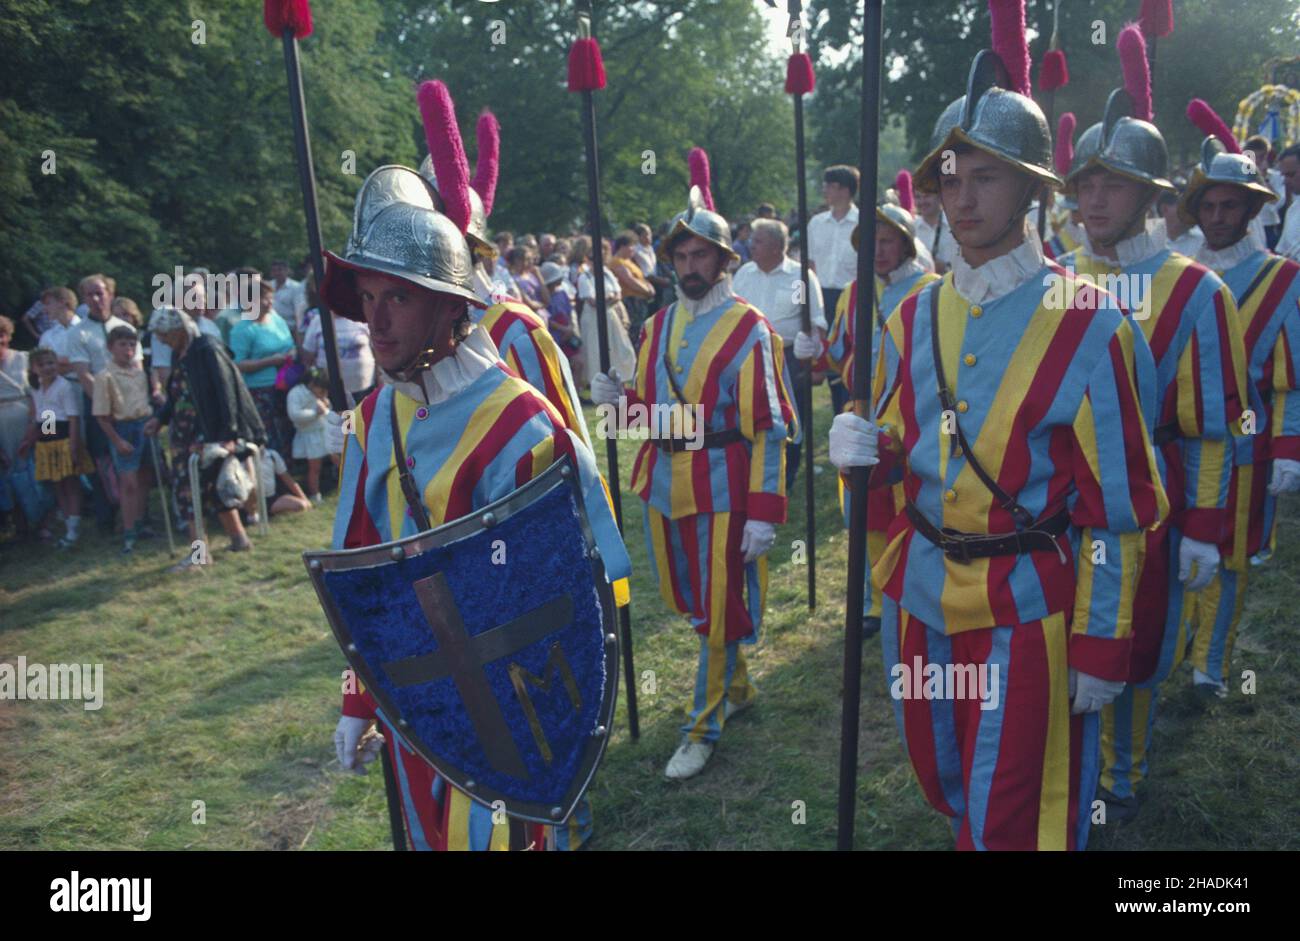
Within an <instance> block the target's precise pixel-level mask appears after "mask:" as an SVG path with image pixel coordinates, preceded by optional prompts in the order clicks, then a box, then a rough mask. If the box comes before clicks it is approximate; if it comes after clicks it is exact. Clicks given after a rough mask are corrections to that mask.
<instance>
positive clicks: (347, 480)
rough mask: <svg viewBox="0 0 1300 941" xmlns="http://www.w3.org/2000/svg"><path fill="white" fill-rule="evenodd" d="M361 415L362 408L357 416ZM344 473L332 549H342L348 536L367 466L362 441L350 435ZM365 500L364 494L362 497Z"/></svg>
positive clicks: (345, 450) (340, 487)
mask: <svg viewBox="0 0 1300 941" xmlns="http://www.w3.org/2000/svg"><path fill="white" fill-rule="evenodd" d="M359 413H360V406H358V407H357V411H356V414H359ZM343 450H344V454H343V473H342V474H341V475H340V477H341V479H340V482H339V505H338V507H337V509H336V510H335V512H334V536H333V539H332V541H331V545H330V548H331V549H342V548H343V544H344V542H345V541H346V540H347V536H348V525H349V524H350V523H351V522H352V513H353V512H354V511H355V509H356V495H357V481H358V480H359V479H360V477H361V468H362V467H363V466H364V465H365V461H366V453H365V449H364V448H362V446H361V440H360V439H359V438H357V436H356V435H350V436H349V437H348V439H347V443H346V444H345V446H344V449H343ZM362 499H364V494H363V495H362Z"/></svg>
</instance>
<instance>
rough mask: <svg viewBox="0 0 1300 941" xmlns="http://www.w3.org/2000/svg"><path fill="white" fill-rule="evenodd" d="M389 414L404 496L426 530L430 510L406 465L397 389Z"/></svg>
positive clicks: (428, 526)
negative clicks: (398, 419)
mask: <svg viewBox="0 0 1300 941" xmlns="http://www.w3.org/2000/svg"><path fill="white" fill-rule="evenodd" d="M388 414H389V417H390V419H391V421H392V424H393V454H394V455H395V456H396V458H397V474H398V478H399V479H400V481H401V485H402V496H404V497H406V505H407V507H408V508H409V509H410V511H411V518H412V519H414V520H415V522H416V525H417V526H419V527H420V532H424V531H425V530H427V529H432V528H433V527H432V526H430V524H429V511H428V510H427V509H426V508H425V506H424V501H423V500H422V499H421V498H420V491H419V489H418V488H417V487H416V486H415V478H413V477H412V476H411V469H410V468H409V467H407V466H406V449H405V448H404V447H402V429H401V428H400V427H398V424H397V390H396V389H394V390H393V396H392V407H391V408H390V409H389V410H388Z"/></svg>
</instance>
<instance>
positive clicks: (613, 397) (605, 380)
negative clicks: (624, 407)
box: [591, 369, 623, 405]
mask: <svg viewBox="0 0 1300 941" xmlns="http://www.w3.org/2000/svg"><path fill="white" fill-rule="evenodd" d="M622 397H623V380H622V378H620V377H619V374H618V372H617V371H616V370H613V369H611V370H610V371H609V375H608V376H607V375H605V374H604V373H601V372H598V373H596V375H594V376H592V377H591V400H592V401H593V402H595V403H596V404H597V405H617V404H618V400H619V399H621V398H622Z"/></svg>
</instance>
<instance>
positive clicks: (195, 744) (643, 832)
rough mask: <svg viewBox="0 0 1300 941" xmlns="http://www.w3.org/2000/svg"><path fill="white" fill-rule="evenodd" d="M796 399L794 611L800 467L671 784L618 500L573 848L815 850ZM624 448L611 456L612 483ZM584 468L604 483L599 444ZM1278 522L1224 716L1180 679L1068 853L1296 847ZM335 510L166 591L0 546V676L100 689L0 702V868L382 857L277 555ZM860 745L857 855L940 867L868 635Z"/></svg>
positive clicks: (818, 710) (821, 713) (641, 561)
mask: <svg viewBox="0 0 1300 941" xmlns="http://www.w3.org/2000/svg"><path fill="white" fill-rule="evenodd" d="M816 402H817V421H818V431H817V433H816V443H817V457H818V463H819V465H820V466H821V468H822V469H823V473H821V474H819V475H817V476H816V487H817V500H816V506H817V527H818V529H817V532H818V546H817V579H818V581H817V594H818V601H819V604H818V608H817V610H816V611H815V612H812V613H809V611H808V608H807V594H806V583H807V568H806V566H804V565H802V564H797V563H795V562H793V561H792V544H793V542H794V541H795V540H799V539H802V538H803V535H804V522H805V521H804V509H805V508H804V500H803V483H802V473H803V471H801V479H800V482H799V483H798V484H797V485H796V493H795V495H794V498H793V499H792V500H791V513H790V521H789V522H788V523H787V524H786V525H785V526H783V527H781V529H780V531H779V533H778V538H777V544H776V547H775V548H774V549H773V552H772V568H771V576H770V588H769V596H768V606H767V615H766V620H765V623H764V626H763V633H762V637H761V640H760V642H759V644H758V645H757V647H754V648H748V649H747V653H748V656H749V658H750V669H751V674H752V675H753V677H754V679H755V683H756V684H757V686H758V688H759V691H760V699H759V703H758V705H757V706H756V707H755V708H754V709H753V710H751V711H750V712H747V713H745V714H744V715H743V716H740V717H738V718H737V719H736V720H735V721H734V723H733V724H732V725H730V726H729V727H728V729H727V731H726V734H725V735H724V737H723V740H722V742H721V744H720V746H719V748H718V750H717V752H716V754H715V755H714V758H713V760H712V762H711V763H710V766H709V768H708V769H707V771H706V772H705V774H703V775H702V776H700V777H698V778H696V779H694V780H691V781H688V782H684V783H672V782H669V781H667V780H665V779H664V778H663V776H662V772H663V766H664V765H665V763H666V762H667V759H668V757H669V755H670V754H671V753H672V751H673V749H674V748H675V746H676V744H677V740H678V727H679V726H680V724H681V722H682V718H683V707H684V705H685V704H686V703H687V702H688V701H689V697H690V692H691V689H692V685H693V682H694V669H695V658H696V651H697V641H696V636H695V635H694V633H693V632H692V631H691V630H690V629H689V627H688V626H687V624H686V622H685V621H684V619H682V618H679V617H677V616H676V615H672V614H670V613H669V612H668V610H667V609H666V608H665V606H664V604H663V602H662V601H661V600H660V597H659V593H658V590H657V587H656V586H655V585H654V584H653V583H652V582H651V581H650V579H649V571H648V568H647V566H646V552H645V544H644V540H643V537H642V532H641V510H640V503H639V501H638V500H636V499H635V498H634V497H626V496H625V501H624V508H625V513H626V517H627V542H628V546H629V549H630V552H631V555H632V560H633V565H634V569H635V571H634V577H633V582H632V589H633V608H632V621H633V633H634V638H635V653H636V667H637V671H638V674H639V675H640V676H642V677H643V679H642V688H641V689H640V690H639V697H638V699H639V704H640V713H641V738H640V741H638V742H633V741H632V740H631V739H630V737H629V736H628V734H627V727H626V722H625V721H624V708H625V700H624V699H623V698H622V696H621V695H620V704H619V721H618V725H617V727H616V730H615V732H614V736H613V739H612V742H611V744H610V747H609V750H608V753H607V757H606V760H605V762H604V764H603V765H602V767H601V769H600V771H599V773H598V774H597V776H596V779H595V783H594V785H593V787H592V791H591V796H592V803H593V807H594V813H595V821H596V837H595V840H594V841H593V843H592V845H591V848H592V849H593V850H623V849H630V850H656V849H829V848H832V847H833V846H834V843H835V826H836V820H835V811H836V784H837V769H838V760H839V727H840V682H841V680H840V678H841V671H842V655H843V634H844V628H843V622H844V613H843V607H844V597H845V590H844V584H845V579H844V572H845V567H846V557H847V540H846V535H845V533H844V531H843V529H842V528H841V524H840V516H839V512H838V508H837V504H836V494H835V478H834V475H833V473H832V471H831V468H830V465H829V462H828V461H827V459H826V442H825V429H826V427H827V426H828V423H829V419H830V406H829V398H828V396H827V393H826V389H825V388H824V387H822V388H819V389H818V390H817V398H816ZM588 417H589V420H592V421H593V427H594V415H593V414H591V413H589V415H588ZM635 449H636V444H635V443H634V442H623V443H622V445H621V451H620V461H621V465H622V472H623V476H624V480H625V481H626V479H627V475H628V474H629V473H630V470H631V462H632V457H633V455H634V453H635ZM598 457H599V460H600V461H601V463H602V465H603V463H604V457H605V455H604V449H603V447H601V448H600V453H599V455H598ZM1297 502H1298V501H1296V500H1294V499H1292V500H1290V501H1289V502H1287V503H1285V504H1284V507H1283V512H1282V518H1281V522H1280V527H1279V529H1280V532H1279V552H1278V553H1277V555H1276V557H1275V558H1274V559H1273V561H1272V562H1271V563H1270V564H1269V565H1268V566H1267V567H1264V568H1261V569H1255V570H1254V572H1253V573H1252V578H1253V582H1252V584H1251V587H1250V589H1249V592H1248V596H1247V602H1246V614H1245V618H1244V623H1243V628H1242V634H1241V637H1240V640H1239V643H1238V646H1237V652H1236V654H1235V656H1234V660H1233V664H1232V669H1233V675H1234V677H1237V678H1238V679H1237V680H1235V682H1234V686H1233V691H1232V695H1231V696H1230V697H1229V698H1228V699H1226V700H1223V701H1221V702H1216V703H1214V704H1212V705H1208V706H1203V705H1201V704H1200V703H1199V702H1197V701H1196V700H1195V699H1194V698H1193V697H1192V695H1191V691H1190V667H1187V666H1184V667H1183V669H1182V671H1180V672H1179V673H1178V674H1177V675H1176V676H1175V677H1174V679H1173V680H1172V681H1171V682H1170V684H1169V685H1168V686H1167V687H1166V690H1165V695H1164V697H1163V699H1162V702H1161V715H1160V720H1159V721H1158V723H1157V726H1156V732H1155V739H1154V746H1153V752H1152V763H1153V774H1152V779H1151V782H1150V786H1149V789H1148V796H1149V799H1148V801H1147V803H1146V805H1145V807H1144V809H1143V811H1142V814H1141V816H1140V817H1139V819H1138V820H1137V822H1136V823H1135V824H1133V825H1131V826H1129V827H1127V828H1124V829H1115V828H1113V827H1110V828H1107V827H1101V828H1096V829H1094V831H1093V834H1094V836H1093V840H1092V843H1091V847H1092V848H1094V849H1250V848H1255V849H1295V848H1297V847H1298V846H1300V812H1297V811H1298V810H1300V796H1298V795H1297V791H1296V788H1295V782H1296V780H1297V779H1298V778H1300V747H1298V744H1300V742H1298V739H1300V733H1298V732H1297V729H1300V677H1297V675H1296V671H1297V668H1298V665H1297V646H1298V643H1300V605H1297V602H1296V599H1297V598H1300V513H1297ZM155 506H156V503H155ZM334 506H335V501H334V500H332V499H327V500H326V502H325V504H324V505H323V506H322V507H321V508H319V509H316V510H313V511H311V512H309V513H307V514H304V515H302V516H298V517H291V518H285V519H278V520H276V521H275V523H274V524H273V526H272V530H271V534H270V536H269V537H265V538H259V537H258V536H256V534H254V536H253V538H254V541H255V543H256V550H255V551H254V552H252V553H246V554H240V555H230V554H228V553H224V552H221V551H216V552H215V553H214V555H215V556H217V557H218V558H217V561H216V563H215V564H214V565H213V566H211V567H210V568H209V569H208V570H205V571H201V572H195V573H190V574H180V575H174V574H169V573H167V571H166V568H167V566H168V564H169V562H170V561H171V559H169V558H168V556H167V552H166V542H165V540H163V539H161V538H160V539H159V540H157V541H155V542H150V543H144V544H141V545H140V546H139V547H138V549H137V552H136V554H135V555H134V556H129V557H122V556H120V555H118V552H117V550H118V543H117V541H116V540H108V539H105V538H102V537H99V536H97V535H95V534H93V533H87V535H86V537H85V538H83V541H82V545H81V546H79V547H78V548H77V549H76V550H75V551H73V552H70V553H59V552H57V551H56V550H54V549H50V548H44V547H35V548H34V547H28V546H19V545H16V544H14V543H12V542H7V543H2V544H0V661H3V662H10V663H13V662H16V659H17V657H18V656H19V655H23V656H25V657H26V658H27V660H28V662H29V663H46V664H48V663H102V664H103V665H104V678H105V685H106V692H105V695H104V705H103V708H102V709H100V710H98V711H86V710H84V709H83V708H82V705H81V704H80V703H75V702H12V701H4V702H0V848H5V849H53V850H70V849H126V848H136V849H291V850H292V849H386V848H388V846H389V839H388V830H387V818H386V814H385V805H384V792H383V784H382V778H381V775H380V774H379V771H378V767H377V766H375V767H374V769H373V770H372V772H371V773H370V774H369V775H367V776H365V777H358V776H354V775H351V774H347V773H344V772H342V771H341V769H340V768H339V766H338V762H337V760H336V759H335V756H334V749H333V745H332V741H331V739H332V732H333V728H334V724H335V721H336V719H337V716H338V703H339V683H340V680H339V676H340V672H341V671H342V669H343V667H344V665H345V664H344V660H343V657H342V655H341V653H340V652H339V650H338V647H337V645H336V644H335V642H334V640H333V637H332V635H331V633H330V631H329V628H328V626H327V624H326V621H325V618H324V616H323V614H322V613H321V610H320V608H319V607H318V605H317V603H316V598H315V594H314V592H313V591H312V589H311V586H310V584H309V583H308V580H307V577H306V572H305V570H304V568H303V564H302V561H301V558H300V553H301V552H302V550H303V549H305V548H316V547H323V546H326V545H327V544H328V541H329V534H330V527H331V523H332V519H333V514H334ZM88 528H89V529H92V530H93V526H90V527H88ZM214 538H216V537H215V536H214ZM221 543H224V540H218V544H221ZM1243 670H1252V671H1254V673H1255V676H1256V692H1255V693H1254V694H1253V695H1244V694H1243V693H1242V692H1241V690H1240V685H1241V683H1240V675H1241V673H1242V671H1243ZM648 674H649V675H648ZM651 675H652V678H653V683H651ZM861 726H862V728H861V739H862V746H861V761H860V765H861V773H860V777H859V788H858V795H857V798H858V800H857V815H856V821H857V845H858V847H859V848H862V849H921V850H924V849H931V850H942V849H947V848H950V847H951V845H952V840H951V836H950V832H949V828H948V826H947V824H946V822H945V821H944V820H943V819H942V818H941V817H940V816H939V815H938V814H937V813H935V812H934V811H932V810H931V809H930V808H929V806H928V805H927V804H926V803H925V802H924V800H923V799H922V797H921V793H920V790H919V788H918V787H917V786H916V783H915V781H914V780H913V778H912V773H911V770H910V768H909V767H908V765H907V763H906V761H905V759H904V756H903V753H902V750H901V748H900V746H899V743H898V740H897V735H896V731H895V726H894V720H893V713H892V709H891V703H890V700H889V697H888V692H887V683H886V678H885V673H884V669H883V667H882V665H881V663H880V641H879V639H872V640H870V641H868V642H867V645H866V651H865V655H864V681H863V702H862V709H861ZM197 801H202V802H203V804H202V805H201V806H202V811H203V822H201V823H199V822H195V819H196V816H197V811H196V807H198V806H200V805H197V804H196V803H195V802H197ZM796 802H802V803H801V804H796ZM800 810H802V813H798V812H797V811H800ZM799 821H802V822H799Z"/></svg>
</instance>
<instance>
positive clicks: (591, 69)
mask: <svg viewBox="0 0 1300 941" xmlns="http://www.w3.org/2000/svg"><path fill="white" fill-rule="evenodd" d="M604 87H605V61H604V59H602V58H601V54H600V45H599V43H597V42H596V37H595V36H593V35H592V30H591V0H578V38H577V39H576V40H574V43H573V48H572V49H570V50H569V91H576V92H581V93H582V130H583V135H584V137H585V139H586V146H587V220H588V225H589V226H590V228H591V269H592V270H591V279H592V283H593V284H594V285H595V289H596V334H597V342H598V343H599V345H600V371H601V372H603V373H605V374H606V375H608V374H609V325H608V323H606V320H605V310H606V301H605V250H604V246H603V245H602V244H601V236H600V233H601V225H602V223H601V218H600V163H599V160H600V153H599V150H598V149H597V146H596V99H595V95H594V94H593V93H594V92H596V91H598V90H599V89H602V88H604ZM621 378H622V379H625V380H626V379H628V378H630V377H628V376H623V377H621ZM605 455H606V457H607V459H608V461H609V491H610V496H611V497H612V498H613V502H614V521H615V522H616V523H618V531H619V535H622V533H623V493H622V485H621V484H620V482H619V473H618V439H617V438H616V437H614V436H610V437H608V438H606V439H605ZM628 609H629V606H628V605H623V606H622V607H621V608H619V609H618V624H619V635H620V638H621V640H622V646H623V685H624V687H625V688H626V691H627V724H628V731H629V732H630V733H631V735H632V739H633V740H634V741H635V740H636V739H638V738H640V737H641V724H640V721H639V720H638V718H637V711H636V670H635V668H634V667H633V665H632V616H631V612H630V611H629V610H628Z"/></svg>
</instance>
